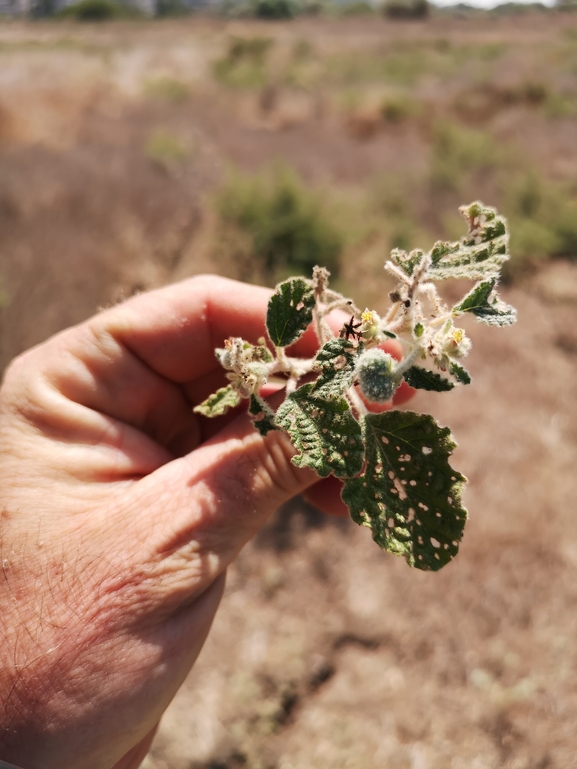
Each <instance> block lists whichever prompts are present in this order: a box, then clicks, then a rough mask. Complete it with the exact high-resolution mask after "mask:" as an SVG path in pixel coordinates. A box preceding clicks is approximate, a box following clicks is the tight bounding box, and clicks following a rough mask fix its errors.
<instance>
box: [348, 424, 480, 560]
mask: <svg viewBox="0 0 577 769" xmlns="http://www.w3.org/2000/svg"><path fill="white" fill-rule="evenodd" d="M363 437H364V439H365V445H366V466H365V469H364V472H363V474H362V475H360V476H359V477H356V478H351V479H349V480H346V481H345V483H344V488H343V492H342V497H343V501H344V502H345V504H347V505H348V507H349V509H350V511H351V517H352V519H353V520H354V521H356V523H358V524H360V525H363V526H368V527H369V528H370V529H372V532H373V539H374V540H375V542H377V544H378V545H379V546H380V547H382V548H384V549H385V550H387V551H388V552H389V553H393V554H395V555H402V556H404V557H405V558H406V560H407V562H408V563H409V565H410V566H415V567H416V568H418V569H424V570H430V571H437V570H438V569H441V568H442V567H443V566H445V565H446V564H447V563H448V562H449V561H450V560H452V558H454V556H455V555H456V554H457V551H458V549H459V542H460V541H461V538H462V535H463V528H464V526H465V521H466V519H467V511H466V510H465V508H464V507H462V505H461V492H462V487H463V484H464V483H465V480H466V479H465V478H464V476H462V475H461V474H460V473H458V472H457V471H455V470H453V469H452V468H451V466H450V465H449V461H448V460H449V457H450V455H451V453H452V451H453V449H454V448H455V443H454V441H453V438H452V436H451V433H450V431H449V429H448V428H446V427H440V426H439V425H438V424H437V423H436V422H435V420H434V419H433V417H431V416H430V415H428V414H416V413H413V412H401V411H388V412H385V413H383V414H369V415H368V416H367V417H365V419H364V420H363Z"/></svg>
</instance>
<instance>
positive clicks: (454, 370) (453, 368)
mask: <svg viewBox="0 0 577 769" xmlns="http://www.w3.org/2000/svg"><path fill="white" fill-rule="evenodd" d="M449 371H450V372H451V374H452V375H453V376H454V377H455V379H456V380H457V382H460V383H461V384H466V385H468V384H471V375H470V374H469V372H468V371H467V369H466V368H464V366H461V365H459V364H458V363H451V365H450V366H449Z"/></svg>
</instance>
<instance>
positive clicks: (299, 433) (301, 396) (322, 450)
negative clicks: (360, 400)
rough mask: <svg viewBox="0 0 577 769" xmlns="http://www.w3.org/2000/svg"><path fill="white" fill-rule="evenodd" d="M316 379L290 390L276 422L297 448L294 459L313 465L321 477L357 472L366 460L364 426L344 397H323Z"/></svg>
mask: <svg viewBox="0 0 577 769" xmlns="http://www.w3.org/2000/svg"><path fill="white" fill-rule="evenodd" d="M313 388H314V383H309V384H306V385H303V386H302V387H299V388H298V390H296V391H295V392H294V393H291V394H290V395H289V396H288V397H287V398H286V400H285V401H284V403H282V404H281V406H280V407H279V409H278V411H277V413H276V423H277V425H279V427H282V428H283V429H284V430H286V431H287V432H288V434H289V435H290V438H291V441H292V443H293V446H294V447H295V449H296V450H297V452H298V453H297V454H296V456H294V457H293V459H292V461H293V463H294V464H295V465H296V466H297V467H310V468H312V469H313V470H315V471H316V472H317V473H318V474H319V475H320V476H321V477H322V478H325V477H326V476H327V475H329V474H330V473H333V475H336V476H337V478H350V477H351V476H353V475H356V474H357V473H358V472H359V471H360V469H361V467H362V464H363V453H364V451H363V441H362V436H361V426H360V425H359V423H358V422H357V421H356V419H355V418H354V417H353V415H352V413H351V410H350V408H349V404H348V403H347V401H346V399H345V398H334V397H333V398H320V397H318V396H316V395H315V393H313Z"/></svg>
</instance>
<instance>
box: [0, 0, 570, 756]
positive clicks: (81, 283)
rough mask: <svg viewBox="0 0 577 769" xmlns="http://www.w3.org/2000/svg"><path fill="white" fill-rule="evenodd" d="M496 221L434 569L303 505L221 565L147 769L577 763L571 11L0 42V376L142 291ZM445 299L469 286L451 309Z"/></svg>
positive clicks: (441, 413)
mask: <svg viewBox="0 0 577 769" xmlns="http://www.w3.org/2000/svg"><path fill="white" fill-rule="evenodd" d="M478 198H479V199H481V200H483V201H484V202H485V203H487V204H490V205H494V206H496V207H498V208H499V210H500V211H502V212H503V213H504V214H506V215H507V217H508V218H509V221H510V227H511V232H512V241H511V245H512V254H513V256H512V260H511V263H510V266H509V268H508V270H507V275H506V285H505V287H504V289H503V293H504V296H505V298H506V300H507V301H510V302H511V303H512V304H514V305H516V306H517V307H518V308H519V321H518V323H517V325H516V326H515V327H513V328H511V329H507V330H504V331H500V332H498V333H494V331H493V330H492V329H490V328H486V327H481V326H474V324H473V325H471V328H470V329H469V330H470V333H471V337H472V338H473V343H474V348H473V352H472V354H471V358H470V369H471V371H472V373H473V375H474V382H473V385H472V386H471V387H461V388H459V390H458V392H456V393H454V394H452V395H451V396H445V395H444V394H443V393H441V394H428V393H427V394H419V395H418V396H417V397H416V398H415V400H414V401H413V402H412V404H411V408H414V409H415V410H423V411H427V410H430V411H431V413H433V414H434V415H435V416H436V418H437V419H438V420H439V421H440V422H441V423H443V424H449V425H450V426H451V427H452V428H453V429H454V432H455V434H456V436H457V438H458V440H459V444H460V448H459V449H458V450H457V451H456V453H455V457H454V464H455V466H456V467H457V468H458V469H459V470H460V471H461V472H463V473H464V474H465V475H466V476H467V477H468V478H469V480H470V485H469V487H468V491H467V494H466V497H465V503H466V505H467V507H468V508H469V510H470V515H471V520H470V522H469V524H468V527H467V530H466V533H465V539H464V542H463V546H462V549H461V553H460V554H459V556H458V557H457V559H456V561H455V562H454V563H452V564H450V565H449V566H447V568H446V569H444V570H443V571H441V572H440V573H437V574H431V573H419V572H416V571H411V570H410V569H408V567H407V566H406V565H405V563H404V562H402V561H400V560H397V559H394V558H393V557H391V556H387V555H384V554H383V553H381V552H380V551H378V548H376V546H375V545H374V544H373V543H372V542H371V540H370V535H369V533H368V532H367V531H364V530H361V529H359V528H358V527H356V526H355V525H354V524H352V523H350V522H346V521H342V520H333V519H329V518H325V517H323V516H322V515H321V514H320V513H318V512H317V511H315V510H314V509H313V508H309V507H307V506H305V505H304V503H303V502H301V501H299V500H295V501H294V502H293V503H291V504H290V505H288V506H287V507H286V508H285V509H283V510H281V511H279V513H278V514H277V515H276V516H275V517H274V519H273V520H272V521H271V523H270V524H269V526H268V527H267V528H266V529H265V530H264V531H263V532H262V533H261V534H260V535H259V536H258V537H257V539H256V540H254V541H253V542H252V543H250V544H249V545H248V546H247V548H246V549H245V551H244V552H243V553H242V554H241V556H240V558H239V559H238V561H237V563H236V564H235V565H234V566H233V567H232V568H231V570H230V572H229V578H228V587H227V592H226V595H225V598H224V601H223V605H222V608H221V611H220V613H219V615H218V617H217V620H216V623H215V626H214V630H213V633H212V635H211V636H210V638H209V640H208V642H207V645H206V648H205V651H204V652H203V654H202V656H201V658H200V660H199V662H198V665H197V666H196V668H195V669H194V671H193V673H192V674H191V676H190V677H189V679H188V680H187V682H186V683H185V685H184V687H183V689H182V691H181V692H180V694H179V695H178V697H177V699H176V700H175V702H174V704H173V705H172V706H171V708H170V709H169V711H168V713H167V715H166V717H165V719H164V721H163V724H162V726H161V729H160V731H159V734H158V736H157V739H156V742H155V744H154V746H153V749H152V752H151V754H150V756H149V757H148V759H147V763H146V764H145V766H146V767H147V769H241V768H242V769H501V768H503V769H570V768H571V767H577V726H576V725H577V694H576V693H577V642H576V626H575V622H576V620H575V617H576V616H577V518H576V516H575V510H576V508H577V505H576V501H575V466H576V463H577V398H576V395H577V390H576V385H575V382H576V381H577V14H571V13H567V14H562V13H557V14H554V13H550V14H544V13H530V14H522V15H517V16H504V17H491V16H487V17H480V18H476V17H475V18H473V17H472V18H453V17H450V16H439V15H433V16H432V17H431V18H430V19H428V20H425V21H414V22H408V21H397V22H393V21H390V20H386V19H385V18H383V17H382V16H381V15H376V14H364V15H358V16H356V15H350V16H346V17H343V18H324V17H301V18H298V19H295V20H293V21H284V22H262V21H254V20H236V21H232V20H225V19H219V18H216V17H215V18H209V17H203V16H192V17H186V18H179V19H167V20H155V21H152V20H150V21H145V20H143V21H117V22H107V23H102V24H79V23H74V22H72V21H45V22H35V23H33V22H28V23H24V22H17V21H2V22H0V279H1V283H0V287H1V294H0V302H1V304H2V307H1V309H0V366H1V367H2V368H4V367H5V366H6V364H7V363H8V362H9V360H10V359H11V358H12V357H14V355H16V354H17V353H19V352H20V351H21V350H23V349H25V348H27V347H29V346H30V345H32V344H35V343H37V342H39V341H41V340H42V339H44V338H46V337H47V336H49V335H50V334H52V333H54V332H56V331H58V330H59V329H61V328H63V327H65V326H67V325H70V324H72V323H75V322H78V321H80V320H82V319H84V318H86V317H88V316H90V315H91V314H93V313H94V312H96V311H97V310H98V309H99V308H101V307H106V306H108V305H110V304H111V303H115V302H118V301H121V300H122V299H124V298H126V297H128V296H130V295H132V294H133V293H135V292H139V291H143V290H146V289H149V288H153V287H156V286H160V285H164V284H166V283H168V282H171V281H174V280H180V279H182V278H185V277H187V276H190V275H193V274H197V273H201V272H216V273H220V274H224V275H227V276H230V277H234V278H239V279H242V280H246V281H252V282H259V283H264V284H267V285H271V286H272V285H274V284H275V282H277V281H278V280H279V279H282V278H284V277H286V276H288V275H291V274H295V273H296V274H302V273H305V274H306V273H308V272H309V271H310V269H311V267H312V266H313V265H314V264H317V263H320V264H324V265H326V266H328V267H329V269H330V270H331V273H332V275H333V279H334V282H335V285H336V286H338V288H339V289H340V290H342V291H345V292H347V293H351V294H353V295H354V297H355V299H356V301H357V303H358V304H359V305H361V306H363V307H364V306H365V305H370V306H372V307H374V308H375V309H376V310H379V309H380V307H384V306H385V304H386V299H387V292H388V291H389V290H390V285H389V283H388V282H387V279H386V277H385V275H384V272H383V262H384V260H385V258H386V256H387V254H388V252H389V251H390V249H391V248H395V247H400V248H403V249H411V248H415V247H423V248H429V247H430V246H431V245H432V244H433V242H434V241H435V240H437V239H440V238H441V239H456V238H459V237H460V236H461V235H462V234H463V233H464V222H463V221H462V219H461V217H460V216H459V214H458V210H457V209H458V207H459V205H461V204H464V203H469V202H471V201H473V200H475V199H478ZM449 290H450V289H449Z"/></svg>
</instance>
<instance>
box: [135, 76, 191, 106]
mask: <svg viewBox="0 0 577 769" xmlns="http://www.w3.org/2000/svg"><path fill="white" fill-rule="evenodd" d="M144 92H145V94H146V95H147V96H150V97H153V98H159V99H165V100H166V101H170V102H174V103H179V102H183V101H185V100H186V99H187V98H188V96H189V93H190V92H189V88H188V86H187V84H186V83H183V82H182V80H176V78H173V77H158V78H154V79H152V80H147V81H146V82H145V84H144Z"/></svg>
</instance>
